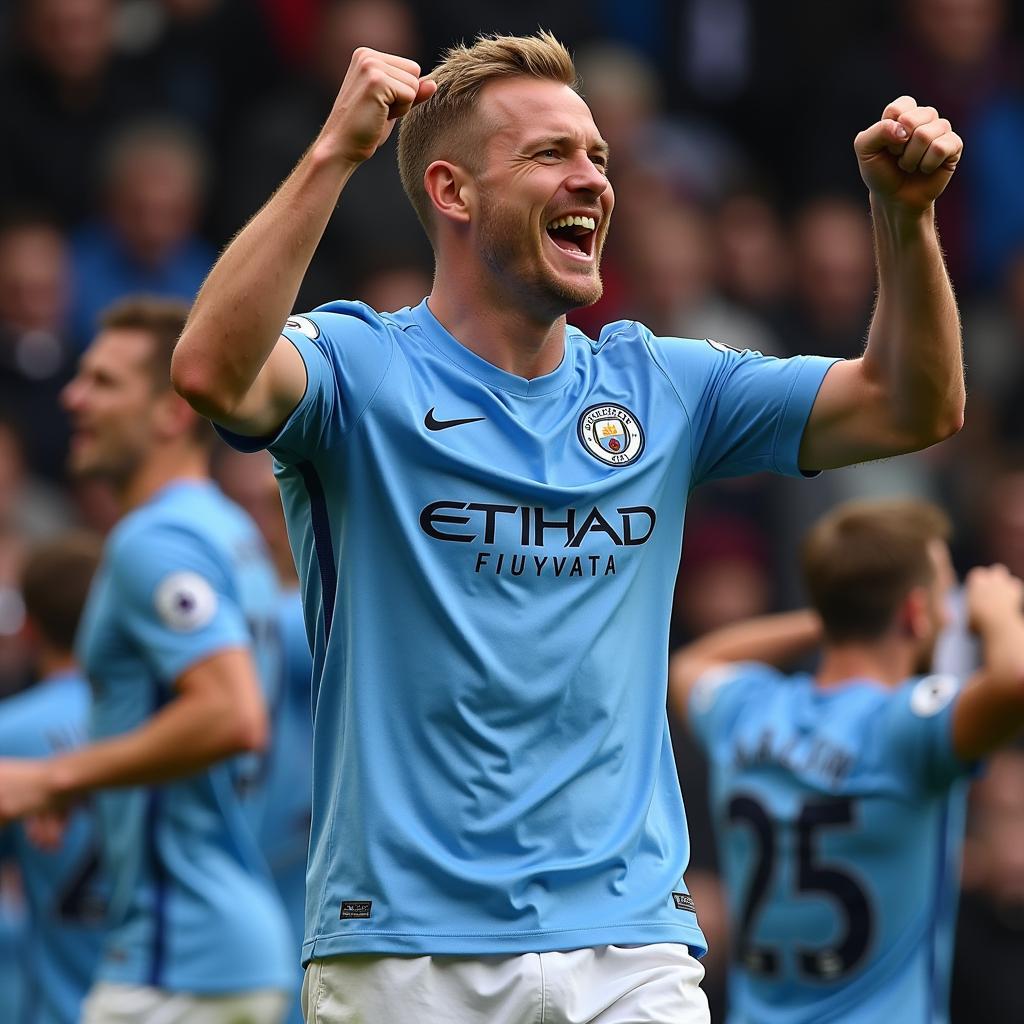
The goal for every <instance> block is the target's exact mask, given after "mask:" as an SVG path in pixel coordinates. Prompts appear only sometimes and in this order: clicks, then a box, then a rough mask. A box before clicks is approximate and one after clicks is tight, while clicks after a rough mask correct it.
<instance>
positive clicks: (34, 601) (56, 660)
mask: <svg viewBox="0 0 1024 1024" xmlns="http://www.w3.org/2000/svg"><path fill="white" fill-rule="evenodd" d="M99 554H100V542H99V540H98V539H97V538H95V537H93V536H91V535H89V534H83V533H70V534H67V535H65V536H62V537H58V538H56V539H55V540H52V541H48V542H45V543H42V544H40V545H39V546H37V547H36V548H35V549H33V551H32V552H30V554H29V557H28V559H27V561H26V563H25V567H24V569H23V570H22V574H21V592H22V596H23V598H24V601H25V614H26V619H27V623H28V634H29V638H30V640H31V643H32V646H33V649H34V659H33V660H34V662H35V667H36V674H37V678H38V682H37V683H36V684H35V685H34V686H33V687H32V688H31V689H30V690H28V691H27V692H25V693H22V694H18V696H16V697H10V698H8V699H7V700H5V701H3V702H2V703H0V757H26V758H27V757H49V756H51V755H53V754H56V753H60V752H61V751H64V750H70V749H72V748H74V747H78V746H81V744H82V743H84V742H85V738H86V735H87V733H88V728H89V705H90V699H89V684H88V683H87V682H86V681H85V679H84V678H83V676H82V674H81V672H80V670H79V668H78V666H77V665H76V663H75V656H74V653H73V650H72V648H73V646H74V640H75V630H76V629H77V627H78V620H79V617H80V616H81V614H82V608H83V606H84V605H85V598H86V595H87V594H88V592H89V583H90V581H91V580H92V576H93V573H94V572H95V570H96V565H97V563H98V561H99ZM48 831H52V823H51V828H50V829H48ZM59 831H60V841H59V842H55V843H51V844H48V845H47V847H46V848H45V849H40V847H39V845H38V837H36V839H37V841H35V842H34V841H33V837H32V836H31V834H30V830H29V829H27V828H26V826H25V824H24V823H22V822H15V823H12V824H10V825H8V826H6V827H5V828H4V829H2V830H0V857H5V858H6V857H11V858H12V859H13V860H15V861H16V862H17V865H18V868H19V870H20V872H21V879H22V885H23V888H24V892H25V900H26V903H27V905H28V916H29V934H28V942H27V945H26V948H25V949H24V950H23V951H22V956H21V958H20V963H21V965H22V969H23V970H24V971H25V973H26V974H27V976H28V977H27V985H26V999H27V1001H28V1002H27V1005H26V1006H25V1008H24V1013H22V1014H21V1015H20V1016H19V1020H23V1021H25V1022H26V1024H77V1021H78V1019H79V1012H80V1010H81V1004H82V999H83V997H84V996H85V993H86V991H87V989H88V988H89V986H90V985H91V984H92V979H93V975H94V973H95V971H96V966H97V964H98V963H99V949H100V944H101V942H102V938H103V931H102V926H103V924H104V923H105V918H106V900H107V895H108V892H107V887H106V886H105V885H104V883H103V879H102V876H101V872H100V871H99V850H98V846H97V843H98V839H97V836H96V827H95V821H94V815H93V813H92V810H91V808H88V807H86V806H82V807H77V808H75V809H74V811H73V812H72V813H71V814H70V815H69V816H68V819H67V821H66V822H64V823H63V827H62V828H60V830H59Z"/></svg>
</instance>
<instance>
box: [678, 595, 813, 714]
mask: <svg viewBox="0 0 1024 1024" xmlns="http://www.w3.org/2000/svg"><path fill="white" fill-rule="evenodd" d="M820 642H821V619H820V618H819V617H818V615H817V614H816V613H815V612H812V611H809V610H802V611H795V612H783V613H782V614H780V615H764V616H760V617H759V618H756V619H749V620H747V621H746V622H738V623H734V624H733V625H730V626H723V627H722V628H721V629H716V630H714V631H713V632H711V633H708V634H706V635H705V636H702V637H700V639H698V640H695V641H694V642H693V643H691V644H687V645H686V646H685V647H680V648H679V650H678V651H676V652H675V654H673V655H672V657H671V658H670V659H669V665H668V700H669V707H671V709H672V711H673V713H674V714H675V715H676V716H677V717H678V719H679V720H680V721H681V722H685V721H686V720H687V716H688V714H689V707H690V696H691V694H692V693H693V688H694V687H695V686H696V685H697V683H698V682H699V681H700V679H701V678H703V677H704V676H705V675H706V674H707V673H708V672H710V671H712V670H714V669H717V668H724V667H726V666H728V665H731V664H735V663H737V662H743V661H757V662H761V663H762V664H767V665H774V666H775V667H777V668H782V667H784V666H785V665H787V664H789V663H790V662H792V661H794V660H795V659H797V658H799V657H801V656H802V655H804V654H807V653H808V652H810V651H812V650H813V649H814V648H815V647H816V646H817V645H818V644H819V643H820Z"/></svg>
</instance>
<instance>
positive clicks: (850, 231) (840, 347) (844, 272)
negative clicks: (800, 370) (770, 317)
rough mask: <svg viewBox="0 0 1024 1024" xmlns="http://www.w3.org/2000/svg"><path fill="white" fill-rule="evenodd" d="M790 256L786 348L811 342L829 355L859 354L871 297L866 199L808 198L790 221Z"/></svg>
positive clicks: (871, 263) (871, 254) (872, 278)
mask: <svg viewBox="0 0 1024 1024" xmlns="http://www.w3.org/2000/svg"><path fill="white" fill-rule="evenodd" d="M793 257H794V264H795V275H794V283H795V293H794V301H793V305H792V308H791V309H790V311H789V314H788V316H787V317H786V324H785V337H784V339H783V340H784V343H785V347H786V350H787V351H796V350H797V349H801V350H802V349H803V348H806V347H807V345H808V344H812V343H813V344H814V345H816V346H818V347H819V348H820V349H821V351H822V352H827V353H828V354H829V355H833V356H843V357H854V356H859V355H860V354H861V352H862V351H863V350H864V342H865V340H866V338H867V331H868V321H869V319H870V316H871V307H872V304H873V303H874V298H875V257H874V251H873V249H872V244H871V223H870V220H869V219H868V214H867V210H866V208H865V207H864V204H863V203H857V202H854V201H853V200H850V199H845V198H841V197H839V196H835V197H826V198H820V199H815V200H812V201H811V202H809V203H807V204H806V205H805V206H804V207H803V208H802V209H801V210H800V211H799V212H798V214H797V217H796V221H795V223H794V226H793Z"/></svg>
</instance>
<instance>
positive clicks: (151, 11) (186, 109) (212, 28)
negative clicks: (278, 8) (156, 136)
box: [119, 0, 281, 152]
mask: <svg viewBox="0 0 1024 1024" xmlns="http://www.w3.org/2000/svg"><path fill="white" fill-rule="evenodd" d="M264 7H265V5H264V4H262V3H252V2H251V0H141V2H137V3H136V4H135V5H134V10H136V11H138V12H139V13H138V14H137V16H129V17H123V18H122V25H121V31H120V32H119V37H120V39H121V41H122V44H123V46H124V47H125V49H126V50H129V51H130V52H131V53H133V55H135V56H136V57H138V58H140V59H142V60H144V61H145V62H146V66H147V67H148V68H150V69H152V74H153V75H154V77H156V78H157V79H159V81H160V83H161V87H162V90H163V94H164V96H165V98H166V103H167V111H168V113H170V114H173V115H174V116H175V117H177V118H180V119H181V120H183V121H185V122H187V123H188V124H189V125H191V126H192V127H193V128H194V129H195V131H196V132H198V133H199V134H200V135H201V136H202V138H203V141H204V142H205V144H206V145H207V146H210V147H213V148H215V149H217V151H218V152H219V150H220V148H221V147H222V146H223V145H224V144H225V143H226V132H227V130H228V129H230V128H231V126H232V125H233V124H234V123H235V122H236V121H237V119H238V118H240V117H241V116H242V114H243V112H244V111H246V110H250V109H251V108H252V106H253V104H254V103H255V102H257V101H259V100H261V99H262V98H263V97H264V96H265V95H266V94H267V92H268V91H270V90H271V89H272V88H273V86H275V85H276V84H277V83H278V82H279V81H280V74H281V61H280V58H279V56H278V54H277V52H276V50H275V47H274V44H273V42H272V41H271V38H270V33H269V30H268V26H267V17H266V14H265V12H264Z"/></svg>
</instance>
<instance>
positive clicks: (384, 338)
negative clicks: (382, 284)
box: [217, 302, 394, 465]
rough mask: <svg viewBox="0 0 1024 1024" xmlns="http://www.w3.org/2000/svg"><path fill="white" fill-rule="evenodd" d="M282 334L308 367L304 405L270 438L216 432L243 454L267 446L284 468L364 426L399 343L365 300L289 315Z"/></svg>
mask: <svg viewBox="0 0 1024 1024" xmlns="http://www.w3.org/2000/svg"><path fill="white" fill-rule="evenodd" d="M282 334H283V335H284V337H285V338H287V339H288V340H289V341H290V342H291V343H292V345H294V346H295V348H296V350H297V351H298V353H299V355H300V356H301V357H302V361H303V363H304V364H305V366H306V390H305V393H304V394H303V396H302V398H301V399H300V400H299V404H298V405H297V406H296V407H295V408H294V409H293V410H292V412H291V415H289V417H288V418H287V419H286V420H285V421H284V423H283V424H282V425H281V427H280V428H279V429H278V430H277V432H276V433H275V434H273V435H271V436H269V437H246V436H245V435H242V434H236V433H234V432H232V431H230V430H227V429H226V428H224V427H221V426H217V431H218V433H219V434H220V435H221V437H223V438H224V440H225V441H227V442H228V444H230V445H231V446H232V447H234V448H237V449H238V450H240V451H249V452H253V451H259V450H260V449H263V448H267V449H269V450H270V452H271V454H272V455H273V456H274V457H275V458H276V459H277V460H278V461H279V462H281V463H282V464H284V465H294V464H295V463H298V462H302V461H304V460H306V459H309V458H311V457H312V456H313V454H314V453H315V452H316V451H318V450H319V449H321V448H323V447H324V446H325V445H327V444H329V442H330V441H331V440H332V439H335V438H338V437H343V436H344V435H345V434H347V433H348V432H349V431H350V430H351V429H352V428H353V427H354V426H355V424H356V423H358V422H359V418H360V417H361V416H362V414H363V412H364V411H365V409H366V408H367V406H368V405H369V404H370V402H371V401H372V399H373V396H374V394H375V393H376V391H377V388H378V387H379V386H380V384H381V381H383V379H384V376H385V374H386V373H387V369H388V366H389V365H390V362H391V356H392V351H393V345H394V342H393V341H392V339H391V335H390V333H389V329H388V325H387V324H386V323H385V321H384V320H383V319H382V318H381V317H380V316H379V315H378V314H377V313H376V312H375V311H374V310H372V309H371V308H370V307H369V306H367V305H365V304H364V303H362V302H332V303H329V304H327V305H326V306H321V307H319V308H318V309H316V310H314V311H313V312H311V313H307V314H305V315H304V316H292V317H289V318H288V320H287V322H286V323H285V326H284V329H283V331H282Z"/></svg>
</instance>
